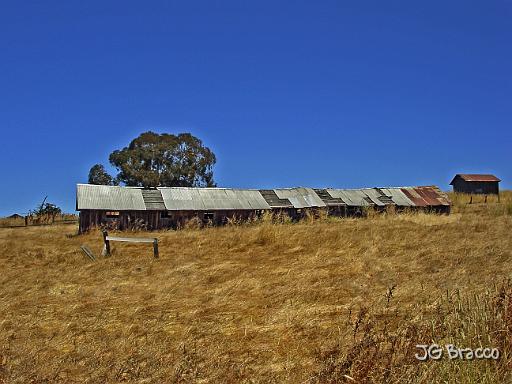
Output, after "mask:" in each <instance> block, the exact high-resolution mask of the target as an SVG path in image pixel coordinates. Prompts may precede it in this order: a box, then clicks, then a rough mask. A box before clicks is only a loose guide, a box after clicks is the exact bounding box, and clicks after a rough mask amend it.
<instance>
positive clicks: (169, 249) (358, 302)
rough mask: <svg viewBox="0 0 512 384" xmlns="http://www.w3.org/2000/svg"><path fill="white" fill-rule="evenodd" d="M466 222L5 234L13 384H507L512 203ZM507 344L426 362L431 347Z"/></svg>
mask: <svg viewBox="0 0 512 384" xmlns="http://www.w3.org/2000/svg"><path fill="white" fill-rule="evenodd" d="M452 197H453V199H454V202H455V206H454V208H453V214H452V215H450V216H435V215H425V214H406V215H392V214H388V215H370V217H369V218H365V219H323V220H310V221H305V222H301V223H297V224H290V223H285V224H275V223H272V222H271V221H270V220H264V221H263V222H261V223H254V224H251V225H243V226H230V227H223V228H207V229H203V230H197V229H187V230H182V231H178V232H173V231H169V232H157V233H155V236H157V237H158V238H159V241H160V244H161V245H160V254H161V255H160V259H158V260H154V259H153V258H152V250H151V246H150V245H148V244H136V245H133V244H123V243H113V249H114V252H113V256H112V257H110V258H107V259H104V258H100V260H99V261H97V262H91V261H90V260H88V259H87V258H85V256H84V255H83V254H82V252H81V251H80V249H79V246H80V245H81V244H87V245H88V246H89V247H90V248H91V249H92V250H93V251H94V252H95V253H96V255H97V256H98V255H99V254H100V252H101V235H100V233H99V232H91V233H90V234H87V235H84V236H73V234H75V233H76V227H75V226H74V225H60V226H50V227H32V228H31V227H29V228H17V229H0V271H1V274H0V382H1V381H2V380H4V381H5V382H6V383H11V382H14V383H17V382H19V383H28V382H35V383H46V382H48V383H54V382H62V383H72V382H80V383H82V382H90V383H96V382H125V381H127V382H146V383H153V382H180V383H181V382H191V383H192V382H225V383H238V382H289V383H301V382H305V383H307V382H311V383H316V382H322V383H323V382H383V381H390V382H421V383H429V382H436V381H438V380H446V381H450V382H456V381H459V382H472V381H473V382H487V383H491V382H504V381H510V380H512V378H511V377H510V376H507V375H509V374H508V372H509V371H510V368H512V367H511V361H512V360H511V359H510V357H509V354H510V353H511V351H512V350H511V347H512V339H511V338H512V304H510V301H509V297H510V296H509V295H510V294H511V293H512V284H511V283H510V282H509V281H508V278H509V276H510V273H511V271H512V236H511V233H512V232H511V230H512V193H511V192H506V193H504V194H503V195H502V198H501V203H499V204H498V203H496V202H495V201H494V200H492V201H491V202H489V203H488V204H485V205H484V204H472V205H468V204H466V202H467V200H466V198H465V197H461V196H452ZM432 342H437V343H438V344H443V345H444V344H446V343H448V342H452V343H454V344H456V345H457V346H459V347H478V346H480V345H482V346H489V347H499V348H500V350H501V353H502V357H501V358H500V360H498V361H497V362H494V361H492V362H491V361H450V360H447V359H444V360H441V361H439V362H432V361H430V362H423V363H421V362H418V361H417V360H416V359H415V358H414V354H415V353H417V352H419V351H418V350H417V349H416V348H415V345H416V344H429V343H432Z"/></svg>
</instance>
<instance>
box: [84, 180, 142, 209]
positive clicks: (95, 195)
mask: <svg viewBox="0 0 512 384" xmlns="http://www.w3.org/2000/svg"><path fill="white" fill-rule="evenodd" d="M76 207H77V210H82V209H99V210H112V211H144V210H146V205H145V204H144V199H143V198H142V192H141V189H140V188H129V187H117V186H108V185H90V184H78V185H77V186H76Z"/></svg>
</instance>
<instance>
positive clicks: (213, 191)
mask: <svg viewBox="0 0 512 384" xmlns="http://www.w3.org/2000/svg"><path fill="white" fill-rule="evenodd" d="M158 190H159V191H160V192H161V193H162V197H163V200H164V204H165V207H166V208H167V210H169V211H187V210H193V211H210V210H211V211H214V210H233V209H235V210H245V209H246V210H252V209H270V206H269V205H268V204H267V202H266V201H265V199H264V198H263V196H262V195H261V193H260V192H259V191H257V190H251V189H224V188H186V187H179V188H178V187H177V188H164V187H162V188H158Z"/></svg>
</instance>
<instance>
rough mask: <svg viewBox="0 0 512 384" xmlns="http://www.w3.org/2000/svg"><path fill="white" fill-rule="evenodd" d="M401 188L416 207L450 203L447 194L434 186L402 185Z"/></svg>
mask: <svg viewBox="0 0 512 384" xmlns="http://www.w3.org/2000/svg"><path fill="white" fill-rule="evenodd" d="M401 190H402V192H403V193H404V194H405V195H406V196H407V197H408V198H409V200H411V201H412V202H413V203H414V205H415V206H417V207H427V206H440V205H445V206H448V205H450V204H451V203H450V199H449V198H448V196H447V195H446V194H445V193H443V192H441V190H440V189H439V188H437V187H436V186H424V187H402V188H401Z"/></svg>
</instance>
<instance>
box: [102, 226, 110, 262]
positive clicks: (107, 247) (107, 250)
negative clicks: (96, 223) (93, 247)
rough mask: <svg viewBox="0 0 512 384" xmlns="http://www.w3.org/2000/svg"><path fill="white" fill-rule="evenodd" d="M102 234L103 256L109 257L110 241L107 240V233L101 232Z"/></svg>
mask: <svg viewBox="0 0 512 384" xmlns="http://www.w3.org/2000/svg"><path fill="white" fill-rule="evenodd" d="M102 233H103V241H104V242H105V247H104V248H103V256H110V241H109V240H107V236H108V233H107V231H105V230H104V231H102Z"/></svg>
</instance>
